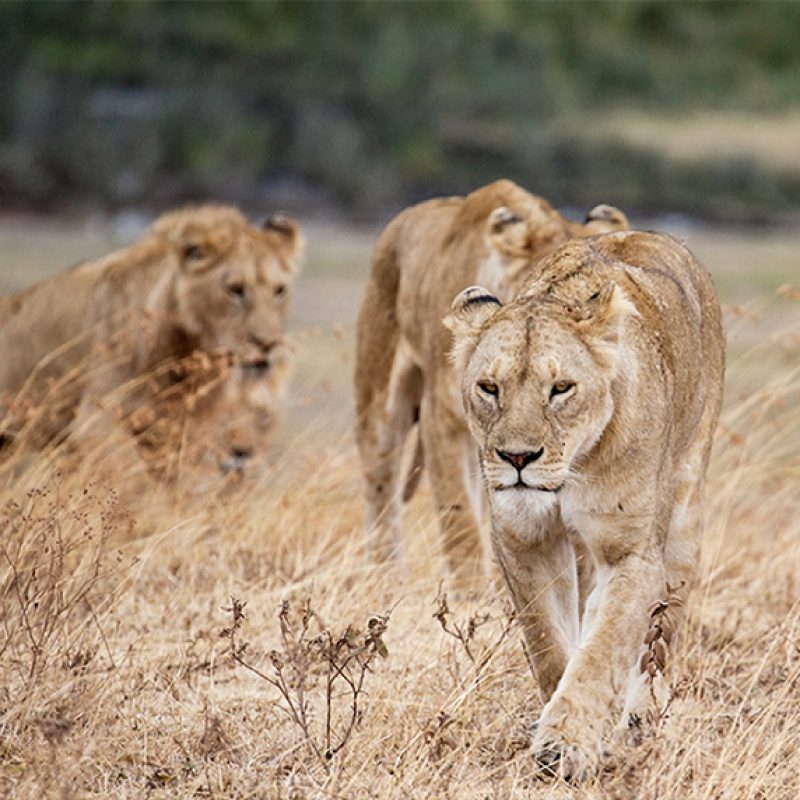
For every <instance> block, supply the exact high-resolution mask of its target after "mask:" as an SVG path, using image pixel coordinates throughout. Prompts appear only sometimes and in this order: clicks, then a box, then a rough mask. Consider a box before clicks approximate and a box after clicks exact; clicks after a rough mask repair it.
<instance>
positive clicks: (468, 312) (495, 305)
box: [442, 286, 503, 371]
mask: <svg viewBox="0 0 800 800" xmlns="http://www.w3.org/2000/svg"><path fill="white" fill-rule="evenodd" d="M502 305H503V304H502V303H501V302H500V301H499V300H498V299H497V298H496V297H495V296H494V295H493V294H492V293H491V292H490V291H489V290H488V289H484V288H483V287H482V286H470V287H469V289H464V291H463V292H461V293H460V294H459V295H456V298H455V300H453V303H452V305H451V306H450V313H449V314H448V315H447V316H446V317H445V318H444V319H443V320H442V322H443V323H444V325H445V327H447V328H449V329H450V330H451V331H452V332H453V334H454V336H453V349H452V350H451V352H450V357H451V359H452V361H453V364H455V366H456V369H457V370H459V371H460V370H462V369H463V368H464V365H465V364H466V362H467V359H468V358H469V356H470V353H471V352H472V350H473V349H474V347H475V344H476V342H477V340H478V334H479V333H480V332H481V329H482V328H483V326H484V325H485V324H486V323H487V322H488V321H489V320H490V319H491V318H492V317H493V316H494V315H495V314H496V313H497V310H498V309H499V308H500V307H501V306H502Z"/></svg>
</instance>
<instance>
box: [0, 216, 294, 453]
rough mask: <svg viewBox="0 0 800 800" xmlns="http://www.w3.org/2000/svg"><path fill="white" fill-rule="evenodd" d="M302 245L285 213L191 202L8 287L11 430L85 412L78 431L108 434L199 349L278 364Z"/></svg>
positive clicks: (16, 434) (6, 363) (54, 424)
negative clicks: (276, 352)
mask: <svg viewBox="0 0 800 800" xmlns="http://www.w3.org/2000/svg"><path fill="white" fill-rule="evenodd" d="M301 251H302V237H301V235H300V231H299V228H298V226H297V224H296V223H295V222H294V221H293V220H291V219H289V218H288V217H285V216H283V215H277V216H275V217H273V218H271V219H270V220H268V221H267V222H266V223H265V224H264V226H263V227H262V228H257V227H253V226H251V225H249V224H248V223H247V221H246V220H245V218H244V217H243V216H242V215H241V214H240V213H239V212H238V211H237V210H235V209H233V208H228V207H224V206H203V207H199V208H187V209H184V210H180V211H175V212H172V213H168V214H165V215H163V216H162V217H161V218H159V219H158V220H157V221H156V222H155V224H154V225H153V226H152V228H151V229H150V230H148V231H147V233H146V234H145V235H144V236H143V237H142V238H141V239H140V240H139V241H137V242H136V243H135V244H133V245H131V246H130V247H128V248H125V249H124V250H120V251H118V252H115V253H112V254H111V255H109V256H107V257H105V258H102V259H100V260H98V261H94V262H90V263H86V264H81V265H79V266H77V267H75V268H73V269H71V270H69V271H67V272H64V273H62V274H59V275H56V276H55V277H53V278H50V279H48V280H45V281H42V282H41V283H38V284H36V285H35V286H33V287H31V288H29V289H27V290H25V291H23V292H20V293H18V294H15V295H11V296H8V297H4V298H0V322H1V323H2V324H1V325H0V349H2V351H3V352H4V353H5V354H6V356H5V358H4V359H3V361H2V362H0V414H1V416H0V419H1V420H2V421H1V422H0V432H2V434H3V436H4V438H5V439H6V442H7V441H8V440H9V439H11V438H19V439H20V440H24V441H25V443H27V444H29V445H30V444H32V445H33V446H41V445H42V444H43V443H46V442H47V441H50V440H52V439H53V438H54V437H57V436H59V435H62V434H63V433H64V431H65V430H66V428H67V426H68V425H70V423H72V422H73V420H74V419H75V417H76V414H77V420H75V421H74V423H73V427H74V430H75V432H76V434H77V435H78V436H79V437H93V438H94V439H95V440H100V439H102V436H104V435H105V432H107V430H108V428H109V427H110V426H113V424H114V421H115V419H117V418H120V419H125V420H127V419H129V418H131V414H132V412H133V411H134V410H136V409H137V408H141V407H143V406H146V405H147V403H148V401H149V400H150V399H152V397H153V396H154V395H157V394H159V393H160V392H163V390H164V389H165V388H167V387H169V386H170V385H171V384H173V383H175V382H176V381H178V380H180V377H179V376H178V377H176V374H175V372H174V370H172V368H171V366H170V365H171V363H173V362H175V361H176V360H181V359H184V358H185V357H187V356H189V355H190V354H191V353H193V352H202V353H207V354H217V353H220V352H226V353H231V354H232V355H233V356H234V358H235V359H236V361H238V362H239V363H241V364H242V365H244V366H245V367H247V366H249V367H251V368H253V369H255V370H268V369H269V368H270V359H271V354H272V351H273V349H274V348H275V347H276V345H277V343H278V342H279V341H280V339H281V336H282V333H283V327H284V320H285V317H286V313H287V308H288V302H289V295H290V289H291V283H292V280H293V278H294V275H295V273H296V271H297V266H298V262H299V258H300V255H301ZM3 411H4V412H5V413H2V412H3ZM112 411H113V412H114V413H112Z"/></svg>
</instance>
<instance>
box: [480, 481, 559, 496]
mask: <svg viewBox="0 0 800 800" xmlns="http://www.w3.org/2000/svg"><path fill="white" fill-rule="evenodd" d="M563 488H564V484H563V483H561V484H559V485H558V486H544V485H543V484H540V485H538V486H531V484H529V483H525V481H523V480H522V478H519V479H518V480H517V482H516V483H512V484H511V485H510V486H502V485H501V486H495V487H494V490H495V491H496V492H508V491H520V490H522V491H525V490H528V491H532V492H552V493H553V494H557V493H558V492H560V491H561V490H562V489H563Z"/></svg>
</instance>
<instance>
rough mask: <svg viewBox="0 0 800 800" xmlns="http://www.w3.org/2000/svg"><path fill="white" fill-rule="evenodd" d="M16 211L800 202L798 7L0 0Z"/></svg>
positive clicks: (781, 209) (764, 215) (372, 215)
mask: <svg viewBox="0 0 800 800" xmlns="http://www.w3.org/2000/svg"><path fill="white" fill-rule="evenodd" d="M0 63H1V64H2V71H0V207H2V208H6V209H33V210H37V211H41V210H47V211H64V210H75V209H82V210H104V211H105V210H113V211H119V210H120V209H125V208H147V209H154V210H155V209H160V208H163V207H167V206H170V205H174V204H176V203H180V202H185V201H188V200H192V201H196V200H200V199H204V198H214V199H223V200H227V201H231V202H235V203H239V204H244V205H246V206H254V207H255V206H257V207H266V206H269V207H274V206H276V205H277V206H280V207H284V208H286V209H287V210H289V211H293V212H295V213H300V214H301V215H303V216H310V215H321V216H323V217H331V216H337V217H345V218H350V219H357V220H361V221H369V222H374V221H383V220H385V218H386V217H387V216H388V214H390V213H392V212H393V211H396V210H397V209H399V208H401V207H403V206H405V205H408V204H409V203H412V202H415V201H418V200H420V199H423V198H426V197H428V196H431V195H435V194H443V193H462V192H465V191H468V190H470V189H472V188H474V187H476V186H478V185H480V184H482V183H485V182H488V181H490V180H494V179H495V178H497V177H499V176H505V177H509V178H512V179H514V180H516V181H518V182H519V183H521V184H522V185H524V186H526V187H527V188H529V189H531V190H533V191H536V192H539V193H541V194H544V195H545V196H547V197H548V198H549V199H550V200H552V201H553V202H554V203H555V204H556V205H559V206H562V207H564V206H576V207H580V208H585V207H588V206H591V205H594V204H595V203H598V202H601V201H608V202H612V203H615V204H617V205H619V206H622V207H624V208H625V209H626V210H628V211H634V212H635V211H640V212H648V213H653V212H657V213H663V212H672V213H680V214H687V215H692V216H696V217H702V218H706V219H713V220H731V221H748V222H764V221H768V220H769V221H775V220H776V219H779V218H780V219H785V218H787V215H791V213H792V212H795V211H797V209H798V207H800V4H798V3H793V2H768V1H767V2H750V3H742V2H684V3H675V2H619V3H603V2H568V1H566V0H562V1H561V2H559V1H558V0H553V1H551V2H323V1H320V2H238V1H236V0H234V1H233V2H198V3H195V2H161V3H143V2H119V1H118V2H106V1H105V0H86V1H84V2H2V3H0Z"/></svg>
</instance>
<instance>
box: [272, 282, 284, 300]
mask: <svg viewBox="0 0 800 800" xmlns="http://www.w3.org/2000/svg"><path fill="white" fill-rule="evenodd" d="M273 294H274V295H275V297H280V296H281V295H283V294H286V284H285V283H281V284H279V285H278V286H276V287H275V289H273Z"/></svg>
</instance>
